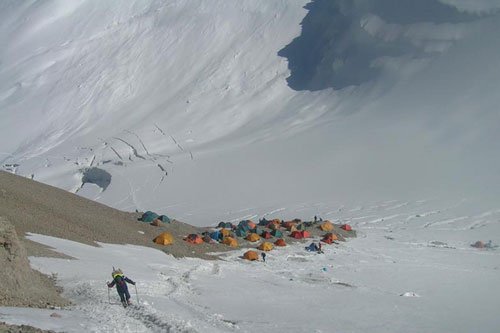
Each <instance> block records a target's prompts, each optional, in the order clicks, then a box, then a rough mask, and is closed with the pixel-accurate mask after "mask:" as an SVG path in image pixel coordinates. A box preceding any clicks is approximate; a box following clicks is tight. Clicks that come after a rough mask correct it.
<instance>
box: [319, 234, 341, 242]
mask: <svg viewBox="0 0 500 333" xmlns="http://www.w3.org/2000/svg"><path fill="white" fill-rule="evenodd" d="M337 239H338V237H337V235H335V234H332V233H328V234H326V235H325V236H323V239H322V241H323V242H325V243H328V244H332V243H333V241H336V240H337Z"/></svg>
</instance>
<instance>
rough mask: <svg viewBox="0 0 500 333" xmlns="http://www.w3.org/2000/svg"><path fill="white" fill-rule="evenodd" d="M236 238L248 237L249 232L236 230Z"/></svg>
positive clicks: (240, 229)
mask: <svg viewBox="0 0 500 333" xmlns="http://www.w3.org/2000/svg"><path fill="white" fill-rule="evenodd" d="M235 233H236V236H238V237H246V236H247V231H246V230H245V229H244V228H238V229H236V232H235Z"/></svg>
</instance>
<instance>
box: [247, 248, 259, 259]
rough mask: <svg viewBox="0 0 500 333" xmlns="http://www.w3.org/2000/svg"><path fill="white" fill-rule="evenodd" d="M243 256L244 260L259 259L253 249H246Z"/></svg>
mask: <svg viewBox="0 0 500 333" xmlns="http://www.w3.org/2000/svg"><path fill="white" fill-rule="evenodd" d="M243 258H245V259H246V260H250V261H254V260H259V254H258V253H257V252H255V251H252V250H248V251H247V252H245V254H244V255H243Z"/></svg>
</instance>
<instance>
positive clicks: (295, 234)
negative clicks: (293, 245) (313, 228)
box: [290, 230, 304, 239]
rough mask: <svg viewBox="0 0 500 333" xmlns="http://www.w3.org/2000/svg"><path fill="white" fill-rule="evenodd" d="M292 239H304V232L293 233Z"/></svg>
mask: <svg viewBox="0 0 500 333" xmlns="http://www.w3.org/2000/svg"><path fill="white" fill-rule="evenodd" d="M290 237H293V238H296V239H302V238H304V236H303V235H302V231H298V230H297V231H293V232H292V233H291V234H290Z"/></svg>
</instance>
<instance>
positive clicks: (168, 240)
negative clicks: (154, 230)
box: [153, 232, 174, 245]
mask: <svg viewBox="0 0 500 333" xmlns="http://www.w3.org/2000/svg"><path fill="white" fill-rule="evenodd" d="M153 242H155V243H156V244H160V245H170V244H173V243H174V237H173V236H172V234H170V233H168V232H163V233H161V234H159V235H158V236H156V238H155V239H153Z"/></svg>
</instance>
